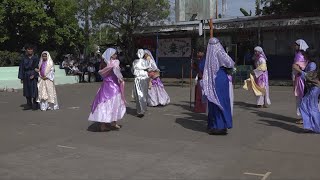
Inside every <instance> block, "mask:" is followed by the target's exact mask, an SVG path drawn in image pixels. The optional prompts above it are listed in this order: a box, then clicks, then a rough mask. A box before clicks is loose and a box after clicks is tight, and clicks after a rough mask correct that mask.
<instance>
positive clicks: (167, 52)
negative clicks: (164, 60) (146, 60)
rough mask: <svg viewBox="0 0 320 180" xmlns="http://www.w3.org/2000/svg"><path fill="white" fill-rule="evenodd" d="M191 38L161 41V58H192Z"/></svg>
mask: <svg viewBox="0 0 320 180" xmlns="http://www.w3.org/2000/svg"><path fill="white" fill-rule="evenodd" d="M190 56H191V38H172V39H159V57H160V58H161V57H190Z"/></svg>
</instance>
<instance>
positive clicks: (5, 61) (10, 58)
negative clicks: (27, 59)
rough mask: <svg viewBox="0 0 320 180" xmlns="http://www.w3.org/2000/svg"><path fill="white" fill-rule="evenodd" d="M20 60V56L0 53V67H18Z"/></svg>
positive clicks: (15, 53) (8, 52)
mask: <svg viewBox="0 0 320 180" xmlns="http://www.w3.org/2000/svg"><path fill="white" fill-rule="evenodd" d="M20 60H21V54H20V53H17V52H10V51H0V67H4V66H18V65H19V63H20Z"/></svg>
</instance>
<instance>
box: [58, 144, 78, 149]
mask: <svg viewBox="0 0 320 180" xmlns="http://www.w3.org/2000/svg"><path fill="white" fill-rule="evenodd" d="M57 146H58V147H60V148H66V149H77V148H75V147H71V146H62V145H57Z"/></svg>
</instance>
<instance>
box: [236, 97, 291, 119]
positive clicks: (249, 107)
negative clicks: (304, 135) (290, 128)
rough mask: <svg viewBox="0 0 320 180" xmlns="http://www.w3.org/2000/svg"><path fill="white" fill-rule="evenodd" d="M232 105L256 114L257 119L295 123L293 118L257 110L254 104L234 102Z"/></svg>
mask: <svg viewBox="0 0 320 180" xmlns="http://www.w3.org/2000/svg"><path fill="white" fill-rule="evenodd" d="M234 105H235V106H239V107H240V108H242V109H247V110H250V111H251V113H254V114H257V115H258V116H259V117H263V118H270V119H276V120H280V121H285V122H289V123H295V121H296V120H297V119H296V118H293V117H288V116H283V115H280V114H275V113H271V112H266V111H262V109H261V110H259V108H256V105H254V104H249V103H245V102H234Z"/></svg>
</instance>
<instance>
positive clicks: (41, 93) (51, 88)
mask: <svg viewBox="0 0 320 180" xmlns="http://www.w3.org/2000/svg"><path fill="white" fill-rule="evenodd" d="M44 53H46V54H47V61H43V60H42V58H40V63H39V70H40V73H39V80H38V99H37V101H38V102H39V104H40V109H41V110H42V111H46V110H57V109H59V105H58V98H57V92H56V88H55V84H54V78H55V69H54V63H53V61H52V59H51V56H50V54H49V52H46V51H45V52H43V53H42V54H44ZM42 77H46V78H47V79H45V80H44V79H42Z"/></svg>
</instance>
